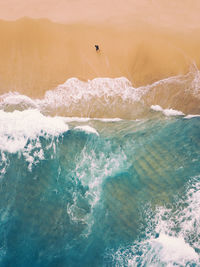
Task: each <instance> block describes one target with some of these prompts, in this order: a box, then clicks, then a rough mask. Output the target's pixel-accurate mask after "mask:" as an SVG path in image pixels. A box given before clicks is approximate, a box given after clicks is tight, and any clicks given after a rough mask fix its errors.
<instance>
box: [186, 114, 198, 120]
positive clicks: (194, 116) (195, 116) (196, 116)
mask: <svg viewBox="0 0 200 267" xmlns="http://www.w3.org/2000/svg"><path fill="white" fill-rule="evenodd" d="M198 117H200V115H197V114H196V115H192V114H191V115H187V116H185V117H184V118H185V119H192V118H198Z"/></svg>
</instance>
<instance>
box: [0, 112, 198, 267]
mask: <svg viewBox="0 0 200 267" xmlns="http://www.w3.org/2000/svg"><path fill="white" fill-rule="evenodd" d="M31 112H32V113H33V114H34V112H35V111H30V112H29V113H26V111H22V112H13V113H6V112H2V113H1V114H0V115H1V125H2V126H0V130H1V131H0V135H1V138H0V148H1V152H0V159H1V161H0V162H1V163H0V171H1V172H0V175H1V176H0V177H1V178H0V266H6V267H7V266H15V267H18V266H200V227H199V225H200V191H199V189H200V164H199V158H200V118H199V117H194V118H191V119H186V118H184V117H183V116H181V117H164V116H152V117H151V118H149V119H145V120H136V121H127V120H116V121H105V120H87V121H84V120H82V121H76V120H75V121H73V120H71V121H67V119H66V118H51V119H49V121H48V123H47V124H45V123H46V121H47V117H45V116H43V115H40V114H39V112H36V113H35V114H36V115H37V116H35V114H34V116H33V117H31V116H32V115H31V116H29V115H30V114H31ZM152 113H153V111H152ZM27 114H29V115H27ZM6 116H8V117H6ZM20 116H21V117H23V118H24V121H23V122H22V123H21V124H20V125H19V121H21V117H20ZM35 117H36V120H35V121H34V119H33V118H35ZM8 118H9V120H8ZM4 120H6V121H7V124H6V125H7V127H5V124H3V123H4ZM9 121H12V123H14V124H12V125H14V126H13V127H12V126H10V128H9V126H8V122H9ZM30 125H32V127H35V128H34V129H32V130H31V129H30ZM55 125H56V126H55ZM85 126H86V127H85ZM55 128H56V130H55ZM52 129H53V130H52Z"/></svg>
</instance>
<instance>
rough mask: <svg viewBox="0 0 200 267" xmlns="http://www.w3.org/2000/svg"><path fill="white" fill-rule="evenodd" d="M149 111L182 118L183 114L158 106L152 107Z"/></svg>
mask: <svg viewBox="0 0 200 267" xmlns="http://www.w3.org/2000/svg"><path fill="white" fill-rule="evenodd" d="M151 109H152V110H154V111H160V112H162V113H163V114H164V115H165V116H184V115H185V114H184V113H183V112H182V111H179V110H175V109H171V108H170V109H163V108H162V107H161V106H159V105H152V106H151Z"/></svg>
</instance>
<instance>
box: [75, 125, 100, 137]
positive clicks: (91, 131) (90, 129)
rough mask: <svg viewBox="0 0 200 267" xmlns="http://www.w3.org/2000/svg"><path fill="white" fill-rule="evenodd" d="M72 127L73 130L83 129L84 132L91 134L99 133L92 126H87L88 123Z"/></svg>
mask: <svg viewBox="0 0 200 267" xmlns="http://www.w3.org/2000/svg"><path fill="white" fill-rule="evenodd" d="M74 129H75V130H80V131H84V132H86V133H93V134H96V135H99V133H98V132H97V130H96V129H94V128H93V127H91V126H89V125H82V126H77V127H75V128H74Z"/></svg>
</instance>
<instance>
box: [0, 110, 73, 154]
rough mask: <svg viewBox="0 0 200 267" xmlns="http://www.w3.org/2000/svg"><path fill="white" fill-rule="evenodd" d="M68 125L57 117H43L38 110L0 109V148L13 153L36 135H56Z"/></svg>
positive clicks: (66, 128) (65, 129)
mask: <svg viewBox="0 0 200 267" xmlns="http://www.w3.org/2000/svg"><path fill="white" fill-rule="evenodd" d="M67 130H68V125H67V124H66V123H65V122H64V121H63V120H62V119H61V118H58V117H54V118H53V117H45V116H44V115H42V114H41V113H40V112H39V111H38V110H25V111H14V112H4V111H0V149H1V150H2V151H8V152H10V153H15V152H17V151H18V150H21V149H23V148H24V146H25V145H26V143H27V141H28V139H35V138H36V137H37V136H50V135H51V136H58V135H59V134H61V133H63V132H65V131H67Z"/></svg>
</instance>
